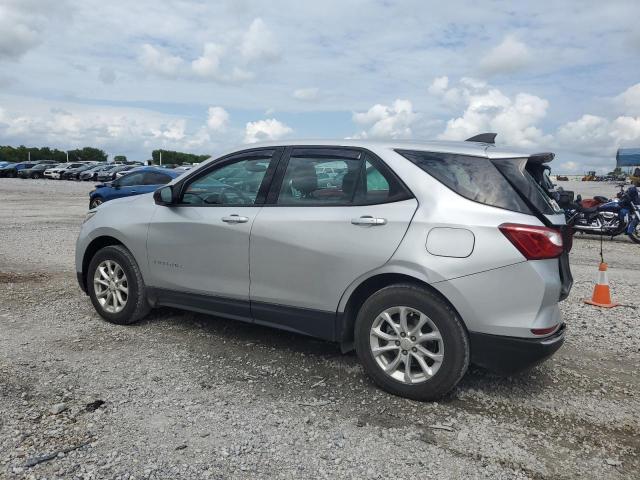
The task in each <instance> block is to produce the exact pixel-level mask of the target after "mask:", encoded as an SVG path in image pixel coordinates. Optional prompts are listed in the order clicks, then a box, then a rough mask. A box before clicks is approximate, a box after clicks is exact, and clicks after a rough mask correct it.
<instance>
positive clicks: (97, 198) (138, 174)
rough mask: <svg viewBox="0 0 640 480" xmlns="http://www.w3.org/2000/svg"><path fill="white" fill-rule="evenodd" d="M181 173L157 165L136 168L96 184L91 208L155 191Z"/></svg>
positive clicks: (90, 203) (91, 196) (90, 195)
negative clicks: (119, 176) (117, 177)
mask: <svg viewBox="0 0 640 480" xmlns="http://www.w3.org/2000/svg"><path fill="white" fill-rule="evenodd" d="M179 175H180V173H179V172H174V171H173V170H165V169H163V168H157V167H139V168H136V169H135V171H132V172H128V174H127V175H125V176H123V177H122V178H119V179H117V180H114V181H113V182H111V183H109V184H100V185H96V189H95V190H93V191H92V192H91V193H90V194H89V208H90V209H91V208H96V207H98V206H99V205H101V204H103V203H104V202H107V201H109V200H113V199H115V198H121V197H130V196H132V195H141V194H143V193H150V192H153V191H154V190H156V189H157V188H158V187H160V186H162V185H165V184H167V183H169V182H170V181H171V180H173V179H174V178H176V177H178V176H179Z"/></svg>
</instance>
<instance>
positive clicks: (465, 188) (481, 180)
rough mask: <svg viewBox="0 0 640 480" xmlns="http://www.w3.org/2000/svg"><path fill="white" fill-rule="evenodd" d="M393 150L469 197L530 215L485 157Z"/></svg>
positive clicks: (502, 176)
mask: <svg viewBox="0 0 640 480" xmlns="http://www.w3.org/2000/svg"><path fill="white" fill-rule="evenodd" d="M396 151H397V152H398V153H399V154H400V155H402V156H403V157H405V158H407V159H408V160H410V161H411V162H413V163H414V164H416V165H417V166H418V167H420V168H421V169H422V170H424V171H425V172H427V173H428V174H429V175H431V176H432V177H434V178H435V179H436V180H438V181H440V182H441V183H443V184H444V185H446V186H447V187H449V188H450V189H451V190H453V191H454V192H456V193H457V194H459V195H462V196H463V197H465V198H468V199H469V200H473V201H474V202H478V203H483V204H485V205H491V206H492V207H498V208H504V209H507V210H513V211H515V212H521V213H526V214H531V210H530V209H529V207H527V204H526V203H525V202H524V201H523V200H522V198H521V197H520V196H519V195H518V193H517V192H516V191H515V190H514V188H513V187H512V186H511V184H510V183H509V182H508V181H507V180H506V178H505V177H504V175H503V174H502V173H500V171H499V170H498V168H496V166H495V165H494V164H493V163H492V161H491V160H489V159H488V158H485V157H472V156H467V155H458V154H454V153H434V152H421V151H414V150H396ZM505 163H506V162H505Z"/></svg>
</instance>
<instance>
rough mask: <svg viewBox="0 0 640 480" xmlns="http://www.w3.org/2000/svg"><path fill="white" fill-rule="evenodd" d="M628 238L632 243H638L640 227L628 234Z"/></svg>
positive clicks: (639, 240)
mask: <svg viewBox="0 0 640 480" xmlns="http://www.w3.org/2000/svg"><path fill="white" fill-rule="evenodd" d="M629 238H630V239H631V241H632V242H634V243H640V225H638V226H636V228H635V230H634V231H633V233H630V234H629Z"/></svg>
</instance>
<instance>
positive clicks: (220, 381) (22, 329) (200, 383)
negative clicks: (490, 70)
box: [0, 179, 640, 479]
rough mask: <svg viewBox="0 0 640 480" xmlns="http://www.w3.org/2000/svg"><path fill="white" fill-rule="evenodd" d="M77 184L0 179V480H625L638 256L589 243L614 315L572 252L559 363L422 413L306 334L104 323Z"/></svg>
mask: <svg viewBox="0 0 640 480" xmlns="http://www.w3.org/2000/svg"><path fill="white" fill-rule="evenodd" d="M563 183H564V184H565V185H563V186H565V188H568V187H567V185H566V184H567V183H568V182H563ZM602 186H603V187H604V185H602ZM580 187H584V186H580ZM589 187H591V186H589ZM90 188H91V185H90V184H82V183H73V182H60V181H58V182H56V181H46V180H35V181H26V180H13V179H0V226H1V228H0V478H8V479H13V478H47V479H56V478H61V479H62V478H64V479H67V478H87V479H88V478H92V479H93V478H95V479H98V478H100V479H102V478H108V479H131V478H152V479H160V478H167V479H169V478H172V479H173V478H198V479H199V478H225V479H226V478H358V479H360V478H391V477H393V478H432V477H438V478H440V479H459V478H505V479H507V478H508V479H514V478H516V479H520V478H522V479H524V478H531V479H557V478H561V479H562V478H600V479H620V478H638V472H639V471H640V458H639V457H638V454H639V450H640V436H639V433H640V426H639V423H640V415H639V414H638V412H640V389H639V383H640V380H639V378H638V375H637V374H636V373H637V371H638V367H639V366H640V342H639V340H640V329H639V328H638V327H639V325H638V324H639V322H640V320H639V315H638V310H636V308H635V307H636V305H637V301H638V284H639V283H640V255H638V254H639V253H640V246H638V245H634V244H632V243H630V242H627V241H614V242H611V241H606V242H605V245H604V246H605V259H606V260H607V261H608V263H609V265H610V271H609V274H610V279H611V284H612V288H613V292H614V295H615V297H616V298H617V299H618V300H619V301H620V302H621V303H623V304H625V305H628V306H624V307H619V308H617V309H613V310H598V309H595V308H593V307H589V306H587V305H584V304H583V303H582V302H581V299H582V298H583V297H588V296H590V294H591V289H592V288H593V281H594V278H595V275H596V270H597V263H598V261H599V259H598V249H599V242H598V241H594V240H593V239H590V238H580V239H578V240H576V242H575V246H574V250H573V252H572V269H573V273H574V276H575V280H576V283H575V287H574V290H573V292H572V294H571V297H570V298H569V299H568V300H567V301H565V302H564V303H563V304H562V310H563V312H564V315H565V319H566V321H567V323H568V326H569V335H568V339H567V342H566V344H565V346H564V347H563V348H562V349H561V350H560V351H559V352H558V354H557V355H556V356H555V357H553V358H552V359H551V360H549V361H547V362H546V363H544V364H543V365H541V366H539V367H537V368H535V369H534V370H532V371H531V372H529V373H526V374H522V375H519V376H514V377H510V378H502V377H498V376H494V375H491V374H489V373H487V372H485V371H482V370H479V369H475V368H473V369H471V370H470V371H469V373H468V374H467V375H466V376H465V377H464V379H463V381H462V382H461V383H460V385H459V387H458V388H457V389H456V390H455V391H454V392H453V393H452V394H451V395H450V396H449V397H448V398H447V399H445V400H443V401H442V402H440V403H419V402H414V401H410V400H405V399H402V398H398V397H393V396H390V395H388V394H385V393H383V392H381V391H380V390H378V389H377V388H376V387H375V386H373V385H372V383H371V382H370V381H369V380H368V379H367V377H366V376H365V375H364V373H363V371H362V369H361V368H360V366H359V365H358V362H357V359H356V357H355V355H353V354H349V355H341V354H340V353H339V349H338V347H337V346H336V345H333V344H330V343H325V342H322V341H318V340H314V339H310V338H307V337H302V336H298V335H294V334H291V333H286V332H280V331H277V330H272V329H267V328H262V327H258V326H253V325H248V324H242V323H238V322H233V321H227V320H223V319H218V318H214V317H208V316H204V315H198V314H193V313H185V312H180V311H177V310H172V309H161V310H157V311H154V312H153V313H152V314H151V315H150V316H149V317H148V319H146V320H145V321H143V322H142V323H140V324H137V325H134V326H130V327H121V326H116V325H111V324H108V323H106V322H104V321H102V320H101V319H100V318H99V317H98V315H97V314H96V313H95V311H94V310H93V308H92V306H91V304H90V302H89V300H88V298H87V297H85V296H84V295H83V294H82V293H81V291H80V290H79V288H78V286H77V285H76V280H75V275H74V267H73V250H74V243H75V238H76V235H77V231H78V226H79V223H80V222H81V220H82V218H83V215H84V213H85V211H86V207H87V203H88V200H87V198H88V197H87V192H88V191H89V190H90ZM614 191H615V187H612V193H613V192H614ZM604 193H607V192H604ZM34 464H35V465H34ZM32 465H33V466H32Z"/></svg>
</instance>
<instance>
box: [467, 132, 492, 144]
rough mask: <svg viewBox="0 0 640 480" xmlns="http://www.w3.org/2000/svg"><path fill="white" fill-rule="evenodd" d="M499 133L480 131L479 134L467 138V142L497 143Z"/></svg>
mask: <svg viewBox="0 0 640 480" xmlns="http://www.w3.org/2000/svg"><path fill="white" fill-rule="evenodd" d="M497 136H498V134H497V133H480V134H478V135H474V136H473V137H471V138H467V139H466V140H465V142H478V143H493V144H495V143H496V137H497Z"/></svg>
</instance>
